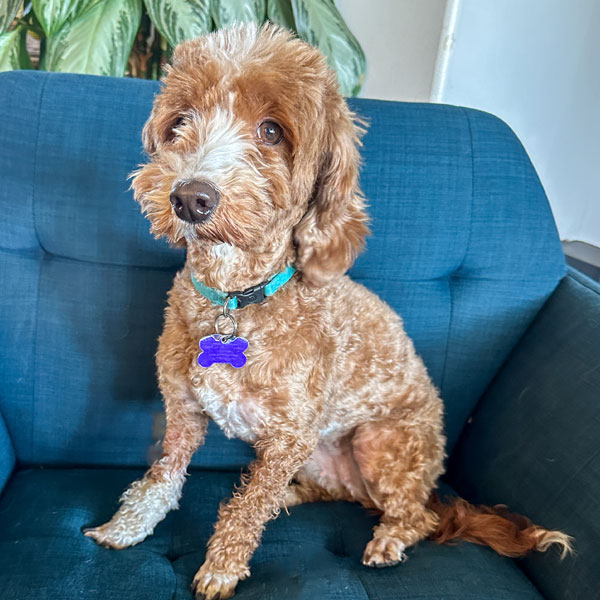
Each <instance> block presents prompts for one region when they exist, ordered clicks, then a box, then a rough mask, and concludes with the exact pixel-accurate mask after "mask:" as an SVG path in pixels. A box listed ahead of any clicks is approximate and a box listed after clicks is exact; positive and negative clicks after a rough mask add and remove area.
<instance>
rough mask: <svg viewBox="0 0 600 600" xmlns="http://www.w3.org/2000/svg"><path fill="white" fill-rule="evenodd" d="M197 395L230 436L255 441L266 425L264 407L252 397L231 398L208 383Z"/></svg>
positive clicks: (216, 421) (205, 409)
mask: <svg viewBox="0 0 600 600" xmlns="http://www.w3.org/2000/svg"><path fill="white" fill-rule="evenodd" d="M197 396H198V399H199V400H200V403H201V404H202V407H203V408H204V411H205V412H206V413H207V414H208V415H209V416H210V417H211V418H212V419H213V421H214V422H215V423H216V424H217V425H218V426H219V427H220V428H221V429H222V430H223V433H224V434H225V435H226V436H227V437H228V438H233V437H237V438H240V439H242V440H244V441H246V442H249V443H253V442H255V441H256V440H257V439H258V434H259V433H260V431H261V430H263V429H264V427H265V425H266V422H265V415H264V414H263V412H264V411H263V409H262V407H261V406H259V404H258V402H256V401H254V400H253V399H251V398H244V399H238V398H230V397H227V396H225V395H224V394H221V393H219V392H217V391H215V390H214V389H212V388H211V387H210V386H207V385H204V386H203V387H202V388H201V389H199V390H197Z"/></svg>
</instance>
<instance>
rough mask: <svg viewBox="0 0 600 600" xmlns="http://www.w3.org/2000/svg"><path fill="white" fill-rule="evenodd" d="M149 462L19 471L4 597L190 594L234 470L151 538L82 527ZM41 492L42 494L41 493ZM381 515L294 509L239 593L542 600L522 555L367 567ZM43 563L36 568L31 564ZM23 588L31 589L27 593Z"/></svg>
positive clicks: (203, 487) (4, 550)
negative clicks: (108, 543)
mask: <svg viewBox="0 0 600 600" xmlns="http://www.w3.org/2000/svg"><path fill="white" fill-rule="evenodd" d="M140 475H141V471H132V470H129V469H121V470H111V469H45V470H22V471H20V472H19V473H18V474H17V475H16V476H15V477H14V479H13V481H12V482H11V485H10V486H9V488H8V489H7V491H6V493H5V494H4V495H3V496H2V498H1V499H0V565H2V575H1V576H0V598H2V600H25V598H40V599H42V598H43V600H70V599H74V598H85V599H86V600H96V599H97V600H124V599H127V600H138V599H139V600H147V599H148V598H152V600H163V599H164V600H173V599H175V600H191V598H192V595H191V592H190V582H191V580H192V578H193V576H194V573H195V572H196V570H197V569H198V568H199V566H200V564H201V563H202V561H203V558H204V548H205V546H206V542H207V540H208V538H209V536H210V534H211V533H212V526H213V523H214V521H215V519H216V514H217V508H218V504H219V502H220V500H221V499H222V498H224V497H227V496H228V495H230V494H231V491H232V489H233V485H234V483H235V482H236V481H237V479H238V475H236V474H235V473H224V472H217V471H195V472H193V473H192V474H191V475H190V477H189V478H188V482H187V483H186V487H185V493H184V495H183V499H182V501H181V508H180V509H179V510H178V511H175V512H173V513H171V514H170V515H169V516H167V518H166V519H165V520H164V521H163V522H162V523H161V524H160V525H158V527H157V528H156V531H155V533H154V535H153V536H152V537H150V538H148V539H147V540H146V541H144V542H143V543H142V544H139V545H138V546H135V547H133V548H129V549H127V550H121V551H116V550H107V549H105V548H101V547H99V546H97V545H96V544H95V543H94V542H93V541H92V540H90V539H89V538H86V537H84V536H83V535H82V534H81V531H80V529H81V527H83V526H87V525H90V524H96V523H99V522H102V521H104V520H106V519H108V518H109V517H110V516H111V514H112V511H113V510H114V508H115V501H116V499H117V498H118V496H119V494H120V493H121V492H122V490H123V489H124V488H125V487H126V486H127V485H128V484H129V482H130V481H132V480H133V479H135V478H137V477H139V476H140ZM40 490H43V491H44V493H43V494H41V493H39V492H40ZM374 523H375V518H374V517H372V516H369V515H367V514H366V511H364V510H362V509H361V508H360V507H358V506H357V505H352V504H348V503H341V502H340V503H333V504H312V505H303V506H298V507H295V508H293V509H291V510H290V516H287V515H286V514H285V513H283V514H282V515H280V517H279V518H278V519H277V520H275V521H272V522H270V523H269V524H268V526H267V530H266V531H265V534H264V537H263V543H262V544H261V546H260V547H259V549H258V550H257V552H256V554H255V556H254V558H253V560H252V563H251V569H252V577H251V578H250V579H248V580H246V581H243V582H242V583H240V585H239V586H238V589H237V593H236V598H237V599H239V600H250V599H252V600H292V599H297V600H313V599H319V600H402V599H410V600H414V599H415V598H430V599H432V600H433V599H436V600H437V599H439V598H443V599H444V600H451V599H456V600H458V599H460V600H481V598H486V599H487V600H540V599H541V596H540V595H539V594H538V592H537V591H536V589H535V587H534V586H532V584H531V583H530V582H529V581H528V580H527V578H526V577H525V576H524V575H523V574H522V573H521V571H520V570H519V568H518V567H517V566H516V564H515V563H514V561H512V560H510V559H504V558H500V557H498V556H496V555H495V554H494V553H493V552H492V551H490V550H489V549H487V548H482V547H479V546H474V545H472V544H461V545H459V546H455V547H450V546H438V545H436V544H433V543H431V542H424V543H422V544H420V545H419V546H417V547H416V548H413V549H411V550H410V551H409V560H408V561H407V562H406V563H405V564H402V565H399V566H398V567H392V568H389V569H369V568H368V567H364V566H362V565H361V564H360V557H361V555H362V551H363V550H364V546H365V544H366V543H367V542H368V540H369V539H370V535H371V527H372V526H373V524H374ZM32 564H33V565H35V566H36V568H35V569H30V568H23V565H32ZM24 590H27V592H26V594H24Z"/></svg>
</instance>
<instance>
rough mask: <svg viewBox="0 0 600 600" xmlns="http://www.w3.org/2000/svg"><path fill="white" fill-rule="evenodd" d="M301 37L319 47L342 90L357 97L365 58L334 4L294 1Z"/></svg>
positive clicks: (323, 0)
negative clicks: (335, 74)
mask: <svg viewBox="0 0 600 600" xmlns="http://www.w3.org/2000/svg"><path fill="white" fill-rule="evenodd" d="M291 2H292V8H293V10H294V18H295V20H296V30H297V31H298V35H299V36H300V37H301V38H302V39H304V40H306V41H307V42H309V43H310V44H312V45H313V46H317V47H318V48H319V49H320V50H321V52H323V54H325V56H326V57H327V62H328V63H329V65H330V66H331V67H332V68H333V70H334V71H335V72H336V73H337V76H338V81H339V84H340V90H341V92H342V94H344V95H345V96H356V94H358V92H359V91H360V88H361V86H362V84H363V81H364V77H365V68H366V61H365V55H364V53H363V51H362V48H361V47H360V44H359V43H358V40H357V39H356V38H355V37H354V36H353V35H352V33H351V32H350V30H349V29H348V26H347V25H346V23H344V20H343V19H342V16H341V15H340V13H339V12H338V10H337V8H336V7H335V4H334V3H333V0H319V1H316V0H291Z"/></svg>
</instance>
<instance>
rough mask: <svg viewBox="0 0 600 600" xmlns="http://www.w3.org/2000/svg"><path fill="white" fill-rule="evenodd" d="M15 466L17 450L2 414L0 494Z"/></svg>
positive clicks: (0, 428) (0, 429) (0, 430)
mask: <svg viewBox="0 0 600 600" xmlns="http://www.w3.org/2000/svg"><path fill="white" fill-rule="evenodd" d="M14 466H15V449H14V448H13V445H12V441H11V439H10V435H9V434H8V429H7V428H6V423H5V422H4V418H3V417H2V414H0V494H2V489H3V488H4V485H5V484H6V482H7V481H8V478H9V477H10V475H11V473H12V470H13V468H14Z"/></svg>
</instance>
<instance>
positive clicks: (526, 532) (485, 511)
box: [427, 492, 573, 559]
mask: <svg viewBox="0 0 600 600" xmlns="http://www.w3.org/2000/svg"><path fill="white" fill-rule="evenodd" d="M427 507H428V508H429V509H431V510H432V511H433V512H435V513H437V515H438V517H439V520H440V521H439V524H438V526H437V529H436V530H435V531H434V532H433V533H432V534H431V535H430V536H429V539H431V540H433V541H434V542H437V543H438V544H444V543H447V542H451V541H453V540H466V541H468V542H473V543H475V544H481V545H483V546H489V547H490V548H492V549H493V550H495V551H496V552H497V553H498V554H502V555H503V556H512V557H515V556H524V555H525V554H527V553H528V552H531V551H532V550H538V551H540V552H545V551H546V550H548V548H550V547H551V546H554V545H556V547H558V549H559V550H560V552H561V559H562V558H565V556H567V554H569V553H571V552H573V546H572V542H573V538H572V537H570V536H568V535H567V534H565V533H562V532H561V531H551V530H549V529H544V528H543V527H540V526H538V525H533V524H532V523H531V521H530V520H529V519H528V518H527V517H524V516H522V515H517V514H513V513H509V512H508V510H507V508H506V506H504V505H500V504H499V505H496V506H484V505H478V506H475V505H473V504H469V503H468V502H467V501H466V500H464V499H463V498H455V499H454V500H452V501H451V502H450V503H448V504H446V503H444V502H442V500H441V499H440V497H439V496H438V495H437V494H436V493H435V492H434V493H433V494H432V495H431V497H430V498H429V501H428V503H427Z"/></svg>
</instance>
